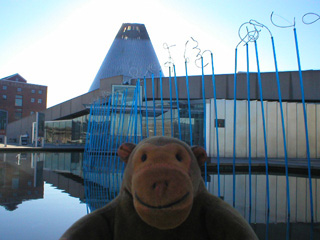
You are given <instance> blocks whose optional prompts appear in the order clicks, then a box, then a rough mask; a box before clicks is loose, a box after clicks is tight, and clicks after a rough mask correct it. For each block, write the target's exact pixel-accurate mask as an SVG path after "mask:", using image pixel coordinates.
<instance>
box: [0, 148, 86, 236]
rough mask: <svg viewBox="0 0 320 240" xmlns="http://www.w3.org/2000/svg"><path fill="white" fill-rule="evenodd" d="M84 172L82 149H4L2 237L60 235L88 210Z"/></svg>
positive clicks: (0, 164)
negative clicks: (64, 151) (17, 151)
mask: <svg viewBox="0 0 320 240" xmlns="http://www.w3.org/2000/svg"><path fill="white" fill-rule="evenodd" d="M82 175H83V174H82V153H58V154H56V153H31V154H30V153H28V154H26V153H1V154H0V206H2V207H0V236H1V237H0V238H1V240H2V239H4V240H11V239H32V240H37V239H39V240H42V239H46V240H51V239H52V240H54V239H59V237H60V236H61V235H62V234H63V232H65V231H66V230H67V228H69V227H70V225H71V224H72V223H74V222H75V221H76V220H77V219H79V218H80V217H82V216H83V215H85V214H86V213H87V210H86V205H85V204H84V202H85V194H84V187H83V178H82ZM57 188H58V189H57ZM59 189H61V190H62V191H61V190H59ZM66 193H68V194H66ZM21 222H23V223H24V224H23V225H21V224H19V223H21ZM17 223H18V224H17Z"/></svg>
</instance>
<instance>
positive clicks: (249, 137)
mask: <svg viewBox="0 0 320 240" xmlns="http://www.w3.org/2000/svg"><path fill="white" fill-rule="evenodd" d="M246 54H247V95H248V131H249V136H248V139H249V223H251V206H252V197H251V195H252V193H251V192H252V189H251V120H250V116H251V113H250V100H251V98H250V71H249V46H248V44H246Z"/></svg>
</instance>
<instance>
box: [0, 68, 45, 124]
mask: <svg viewBox="0 0 320 240" xmlns="http://www.w3.org/2000/svg"><path fill="white" fill-rule="evenodd" d="M46 108H47V86H41V85H36V84H29V83H27V81H26V80H25V79H24V78H23V77H21V76H20V75H19V74H18V73H17V74H14V75H11V76H8V77H5V78H2V79H0V110H4V111H7V112H8V123H11V122H13V121H16V120H19V119H21V118H24V117H27V116H29V115H32V114H34V113H36V112H41V111H44V110H45V109H46Z"/></svg>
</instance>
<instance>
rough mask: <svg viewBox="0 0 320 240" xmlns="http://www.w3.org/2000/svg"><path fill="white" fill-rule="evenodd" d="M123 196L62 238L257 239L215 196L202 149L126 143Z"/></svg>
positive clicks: (175, 143) (157, 140) (160, 140)
mask: <svg viewBox="0 0 320 240" xmlns="http://www.w3.org/2000/svg"><path fill="white" fill-rule="evenodd" d="M118 155H119V157H120V158H121V159H122V160H123V161H124V162H125V163H126V164H127V165H126V169H125V171H124V176H123V182H122V186H121V190H120V193H119V195H118V196H117V197H116V198H115V199H114V200H113V201H112V202H110V203H109V204H107V205H106V206H104V207H103V208H101V209H98V210H96V211H94V212H92V213H90V214H88V215H86V216H84V217H83V218H81V219H80V220H78V221H77V222H76V223H75V224H73V225H72V226H71V227H70V228H69V229H68V230H67V231H66V232H65V233H64V235H63V236H62V237H61V240H62V239H63V240H75V239H85V240H89V239H116V240H122V239H133V240H134V239H137V240H144V239H148V240H150V239H152V240H156V239H164V240H171V239H174V240H176V239H183V240H187V239H257V236H256V235H255V233H254V231H253V230H252V228H251V227H250V225H249V224H248V223H247V221H246V220H245V219H244V218H243V217H242V216H241V215H240V214H239V213H238V212H237V211H236V210H235V209H233V208H232V207H231V206H230V205H229V204H227V203H225V202H224V201H223V200H221V199H220V198H218V197H215V196H213V195H211V194H210V193H209V192H208V191H207V189H206V188H205V185H204V182H203V180H202V178H201V171H200V167H199V166H201V165H202V164H203V163H204V162H205V161H206V159H207V154H206V152H205V150H204V149H203V148H202V147H199V146H194V147H189V146H188V145H187V144H185V143H184V142H182V141H180V140H178V139H175V138H169V137H152V138H147V139H145V140H143V141H141V142H140V143H139V144H138V145H135V144H132V143H124V144H122V145H121V146H120V147H119V149H118Z"/></svg>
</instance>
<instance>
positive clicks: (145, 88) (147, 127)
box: [143, 77, 149, 137]
mask: <svg viewBox="0 0 320 240" xmlns="http://www.w3.org/2000/svg"><path fill="white" fill-rule="evenodd" d="M143 82H144V99H145V100H144V102H145V107H146V135H147V137H149V124H148V98H147V81H146V77H144V78H143Z"/></svg>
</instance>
